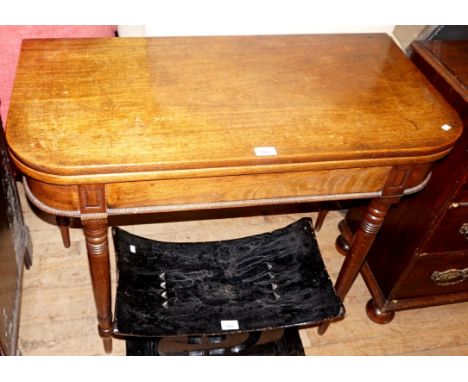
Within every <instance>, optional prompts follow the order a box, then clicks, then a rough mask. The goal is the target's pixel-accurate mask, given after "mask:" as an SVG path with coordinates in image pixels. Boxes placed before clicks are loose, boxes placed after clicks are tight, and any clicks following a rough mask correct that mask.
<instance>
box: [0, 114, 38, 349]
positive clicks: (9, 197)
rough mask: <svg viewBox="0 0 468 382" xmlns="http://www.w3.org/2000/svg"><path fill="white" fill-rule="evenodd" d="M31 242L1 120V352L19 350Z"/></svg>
mask: <svg viewBox="0 0 468 382" xmlns="http://www.w3.org/2000/svg"><path fill="white" fill-rule="evenodd" d="M30 243H31V241H30V237H29V232H28V230H27V228H26V226H25V225H24V222H23V216H22V214H21V208H20V204H19V199H18V193H17V190H16V184H15V181H14V178H13V174H12V169H11V166H10V161H9V158H8V153H7V149H6V143H5V135H4V132H3V127H2V126H1V120H0V355H16V354H17V353H18V328H19V316H20V307H21V289H22V275H23V265H24V262H25V261H26V264H27V265H28V266H29V265H30V261H31V258H30V254H31V244H30Z"/></svg>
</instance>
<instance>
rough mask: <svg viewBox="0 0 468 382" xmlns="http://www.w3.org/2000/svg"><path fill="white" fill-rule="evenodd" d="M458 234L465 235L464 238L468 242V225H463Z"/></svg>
mask: <svg viewBox="0 0 468 382" xmlns="http://www.w3.org/2000/svg"><path fill="white" fill-rule="evenodd" d="M458 233H459V234H460V235H463V237H464V238H465V239H466V240H468V223H463V225H462V226H461V227H460V229H459V230H458Z"/></svg>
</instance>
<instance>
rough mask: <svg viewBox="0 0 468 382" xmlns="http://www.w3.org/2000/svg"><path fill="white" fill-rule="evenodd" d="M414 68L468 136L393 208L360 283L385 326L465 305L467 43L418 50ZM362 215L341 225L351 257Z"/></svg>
mask: <svg viewBox="0 0 468 382" xmlns="http://www.w3.org/2000/svg"><path fill="white" fill-rule="evenodd" d="M412 49H413V53H412V56H411V59H412V61H413V62H414V63H415V64H416V65H417V67H418V68H419V69H420V70H421V71H422V72H423V73H424V74H425V75H426V77H427V78H428V79H429V81H430V82H431V83H432V84H433V86H435V87H436V88H437V90H438V91H439V92H440V93H441V94H442V95H443V96H444V97H445V98H446V100H447V101H448V102H449V103H450V104H451V105H452V107H453V108H454V109H455V110H456V111H457V112H458V113H459V114H460V116H461V118H462V120H463V123H464V126H465V130H464V132H463V135H462V137H461V138H460V140H459V141H458V142H457V144H456V145H455V147H454V149H453V150H452V152H451V153H450V154H449V155H448V156H447V157H446V158H444V159H441V160H440V161H439V162H438V163H437V164H436V165H435V166H434V168H433V171H432V177H431V180H430V182H429V184H428V186H427V187H426V188H425V189H424V190H423V191H421V192H420V193H418V194H415V195H412V196H408V197H407V198H404V199H403V200H402V201H401V202H400V204H399V205H398V206H395V208H392V209H391V210H390V212H389V213H388V215H387V218H386V220H385V223H384V224H383V226H382V229H381V234H380V235H379V236H378V238H377V239H376V240H375V241H374V244H373V245H372V248H371V250H370V251H369V255H368V257H367V263H366V265H365V266H364V267H363V269H362V275H363V276H364V279H365V281H366V283H367V286H368V287H369V290H370V291H371V294H372V299H371V300H370V301H369V303H368V305H367V308H366V309H367V314H368V316H369V317H370V318H371V319H372V320H373V321H375V322H378V323H387V322H390V321H391V320H392V318H393V317H394V314H395V313H394V312H395V311H397V310H403V309H409V308H421V307H425V306H430V305H438V304H447V303H453V302H460V301H468V156H467V149H468V133H467V130H466V128H467V124H468V90H467V86H468V41H430V42H415V43H413V45H412ZM361 215H362V209H359V208H354V209H350V210H349V211H348V214H347V216H346V219H345V221H343V222H342V223H340V228H341V232H342V235H341V237H339V238H338V246H339V247H340V248H341V249H342V250H344V251H345V252H346V247H347V245H348V244H349V242H350V240H351V238H350V236H351V234H352V232H353V231H355V230H356V227H357V224H358V223H357V222H358V221H359V218H360V216H361Z"/></svg>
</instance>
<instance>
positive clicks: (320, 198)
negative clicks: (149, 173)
mask: <svg viewBox="0 0 468 382" xmlns="http://www.w3.org/2000/svg"><path fill="white" fill-rule="evenodd" d="M430 178H431V173H429V175H428V176H427V177H426V179H424V180H423V181H422V182H421V183H420V184H418V185H416V186H414V187H411V188H407V189H406V190H404V191H403V195H410V194H414V193H416V192H418V191H421V190H422V189H423V188H424V187H426V185H427V184H428V183H429V180H430ZM23 184H24V191H25V193H26V196H27V197H28V199H29V200H30V201H31V203H32V204H33V205H35V206H36V207H37V208H39V209H40V210H42V211H44V212H47V213H49V214H52V215H58V216H64V217H71V218H81V219H83V220H91V219H103V218H106V217H107V216H116V215H133V214H149V213H157V212H177V211H191V210H206V209H216V208H234V207H253V206H264V205H270V204H286V203H307V202H329V201H335V200H352V199H369V198H377V197H379V196H382V191H373V192H351V193H343V194H326V195H304V196H285V197H278V198H264V199H247V200H234V201H226V202H205V203H203V202H200V203H187V204H167V205H160V206H147V207H131V208H109V209H108V210H107V212H100V213H95V214H82V213H81V212H80V211H79V210H71V211H68V210H60V209H57V208H53V207H50V206H48V205H47V204H45V203H43V202H41V201H40V200H39V199H38V198H36V196H35V195H34V194H33V193H32V191H31V189H30V188H29V185H28V181H27V180H26V177H23Z"/></svg>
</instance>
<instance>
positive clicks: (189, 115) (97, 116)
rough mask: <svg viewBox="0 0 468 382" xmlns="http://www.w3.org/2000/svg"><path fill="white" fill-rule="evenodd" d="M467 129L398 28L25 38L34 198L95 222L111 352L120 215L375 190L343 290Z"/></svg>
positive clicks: (91, 249) (23, 142) (20, 118)
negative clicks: (112, 223) (386, 223)
mask: <svg viewBox="0 0 468 382" xmlns="http://www.w3.org/2000/svg"><path fill="white" fill-rule="evenodd" d="M461 129H462V127H461V122H460V120H459V118H458V116H457V114H456V113H455V112H454V111H453V110H452V109H451V108H450V107H449V106H448V104H447V103H446V101H445V100H444V99H443V98H442V97H441V96H440V95H439V94H438V93H437V91H436V90H435V89H434V88H433V87H432V86H431V85H430V84H429V82H428V81H427V80H426V79H425V78H424V76H423V75H422V74H420V73H419V72H418V70H417V69H416V67H415V66H414V65H413V64H412V63H411V62H410V61H409V60H408V59H407V58H406V57H405V56H404V54H403V53H402V52H401V51H400V50H399V49H398V48H397V47H396V45H395V44H394V43H393V42H392V40H391V39H390V38H389V37H388V36H386V35H379V34H374V35H365V34H363V35H324V36H320V35H315V36H313V35H310V36H309V35H298V36H250V37H190V38H188V37H187V38H186V37H179V38H147V39H144V38H110V39H57V40H25V41H24V42H23V46H22V51H21V56H20V60H19V65H18V70H17V75H16V81H15V85H14V90H13V95H12V100H11V106H10V111H9V116H8V125H7V131H6V133H7V140H8V144H9V149H10V154H11V157H12V159H13V161H14V163H15V164H16V166H17V167H18V168H19V169H20V170H21V171H22V172H23V173H24V175H25V186H26V187H25V188H26V192H27V195H28V197H29V198H30V200H31V201H32V202H33V203H34V204H35V205H36V206H37V207H39V208H40V209H42V210H44V211H46V212H48V213H51V214H55V215H57V216H58V217H60V218H61V219H60V221H61V222H64V221H66V218H69V217H75V218H80V219H81V222H82V226H83V230H84V234H85V237H86V244H87V250H88V258H89V266H90V272H91V279H92V284H93V291H94V298H95V302H96V309H97V316H98V329H99V334H100V335H101V337H102V338H103V341H104V347H105V350H106V351H107V352H110V351H111V349H112V342H111V339H112V314H111V284H110V272H109V252H108V239H107V223H108V220H107V219H108V217H109V216H111V215H119V214H140V213H150V212H151V213H154V212H165V211H184V210H202V209H214V208H235V207H243V206H255V205H267V204H278V203H282V204H283V203H298V202H313V201H330V200H342V199H356V198H370V199H371V201H370V204H369V207H368V210H367V213H366V214H365V215H364V217H363V219H362V222H361V225H360V229H359V230H358V231H357V232H356V234H355V235H354V239H353V240H352V243H351V249H350V251H349V254H348V256H347V257H346V259H345V262H344V264H343V267H342V269H341V271H340V274H339V276H338V280H337V281H336V289H337V293H338V295H339V296H340V298H342V299H343V298H344V297H345V295H346V294H347V292H348V290H349V288H350V287H351V285H352V283H353V281H354V279H355V278H356V276H357V274H358V273H359V270H360V267H361V265H362V263H363V261H364V259H365V257H366V254H367V252H368V249H369V247H370V245H371V243H372V241H373V240H374V237H375V235H376V234H377V232H378V230H379V228H380V226H381V224H382V222H383V220H384V218H385V215H386V213H387V210H388V209H389V207H390V205H391V204H393V203H396V202H397V201H398V200H399V199H400V198H401V197H402V196H403V195H404V194H407V193H411V192H415V191H417V190H419V189H421V188H422V187H424V185H425V182H427V179H428V176H429V174H430V167H431V164H432V163H433V162H434V161H435V160H437V159H439V158H441V157H443V156H444V155H445V154H447V153H448V152H449V151H450V149H451V148H452V146H453V145H454V143H455V141H456V139H457V138H458V137H459V135H460V134H461ZM325 329H326V325H322V326H321V328H320V329H319V331H320V332H321V333H323V332H324V331H325Z"/></svg>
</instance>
